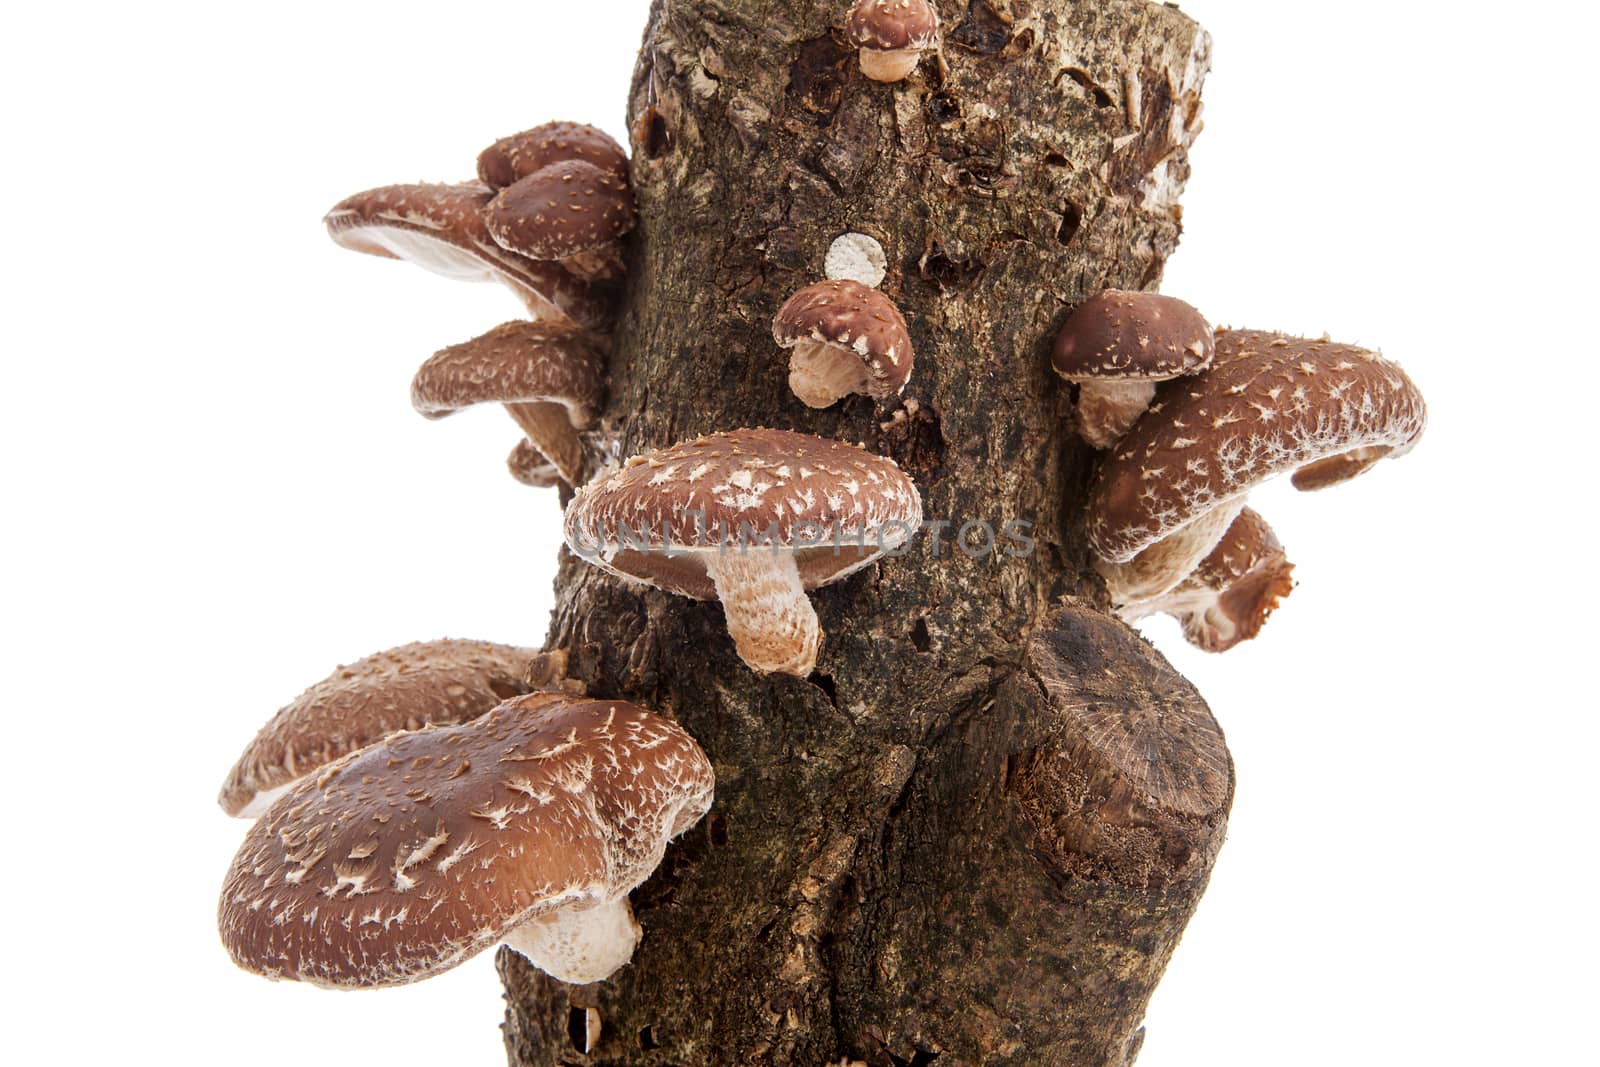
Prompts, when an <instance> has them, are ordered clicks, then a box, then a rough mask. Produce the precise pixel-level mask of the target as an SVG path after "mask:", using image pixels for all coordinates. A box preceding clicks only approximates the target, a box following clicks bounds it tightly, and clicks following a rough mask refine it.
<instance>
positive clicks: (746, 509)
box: [566, 430, 922, 678]
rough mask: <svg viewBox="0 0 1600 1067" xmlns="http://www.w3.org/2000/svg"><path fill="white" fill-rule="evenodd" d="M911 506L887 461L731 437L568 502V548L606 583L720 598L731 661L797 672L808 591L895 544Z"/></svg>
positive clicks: (780, 434)
mask: <svg viewBox="0 0 1600 1067" xmlns="http://www.w3.org/2000/svg"><path fill="white" fill-rule="evenodd" d="M921 525H922V500H921V498H920V497H919V496H918V495H917V488H916V486H915V485H913V484H912V482H911V479H910V478H908V477H906V475H905V474H904V473H903V472H901V470H900V468H899V467H897V466H896V465H895V464H894V462H893V461H892V460H889V459H884V458H883V457H881V456H874V455H872V454H870V453H868V452H866V451H864V450H862V449H860V448H855V447H852V446H850V445H846V444H842V443H840V442H838V441H828V440H823V439H821V438H817V437H811V436H808V435H806V434H798V433H790V432H788V431H784V430H733V431H731V432H727V433H716V434H711V435H709V436H706V437H701V438H697V439H695V440H692V441H684V442H680V443H678V444H676V445H673V446H671V447H670V448H664V449H661V450H660V451H657V452H653V453H650V454H648V455H644V456H635V457H634V458H632V459H630V460H628V462H627V463H626V464H625V465H623V466H622V467H619V468H616V469H614V470H612V471H609V472H607V473H605V474H601V475H599V476H597V477H596V478H595V479H594V480H593V481H591V482H590V483H589V484H588V485H586V486H584V487H583V488H582V489H580V490H579V491H578V493H577V495H576V496H575V497H574V498H573V500H572V503H571V504H570V505H569V506H568V507H567V514H566V538H567V544H568V546H569V547H571V548H572V550H573V551H574V552H575V553H577V554H578V555H579V556H580V557H582V558H583V559H584V560H586V561H587V562H589V563H592V564H594V565H595V566H598V567H601V568H603V569H605V570H607V571H609V572H611V573H612V574H615V575H617V576H618V577H621V578H625V579H628V580H631V581H634V582H640V583H643V584H645V585H650V586H654V587H656V588H658V589H665V590H667V591H668V592H672V593H677V594H678V595H680V596H687V597H693V598H694V599H697V600H720V601H721V602H722V608H723V611H724V613H725V614H726V616H727V622H728V633H729V634H730V636H732V638H733V642H734V647H735V649H736V650H737V651H738V654H739V658H740V659H741V660H743V661H744V662H745V663H746V664H747V665H748V666H749V667H750V668H751V669H752V670H754V671H757V672H759V673H761V674H771V673H782V674H791V675H794V676H796V677H801V678H803V677H805V676H807V675H809V674H810V673H811V671H812V669H813V668H814V667H815V666H816V661H817V651H818V646H819V644H820V642H821V638H822V632H821V627H820V625H819V624H818V622H817V614H816V611H815V609H813V608H812V606H811V601H810V600H809V599H808V598H807V596H806V592H807V591H808V590H811V589H815V588H817V587H818V586H822V585H826V584H828V583H829V582H835V581H838V580H839V579H841V578H843V577H845V576H846V575H848V574H851V573H853V572H855V571H857V570H860V569H861V568H862V567H865V566H866V565H867V564H869V563H871V562H872V561H873V560H875V559H877V558H878V557H879V556H881V555H883V553H884V552H886V551H890V550H892V549H895V548H898V547H899V546H901V545H903V544H905V543H906V542H907V541H908V540H909V539H910V538H911V536H912V534H914V533H915V532H916V530H917V528H918V527H919V526H921Z"/></svg>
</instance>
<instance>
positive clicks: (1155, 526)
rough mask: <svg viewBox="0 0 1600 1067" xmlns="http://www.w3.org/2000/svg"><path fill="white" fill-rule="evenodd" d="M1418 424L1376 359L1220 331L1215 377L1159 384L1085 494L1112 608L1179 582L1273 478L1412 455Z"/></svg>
mask: <svg viewBox="0 0 1600 1067" xmlns="http://www.w3.org/2000/svg"><path fill="white" fill-rule="evenodd" d="M1426 424H1427V408H1426V405H1425V404H1424V403H1423V400H1422V394H1421V392H1419V391H1418V389H1417V387H1416V386H1415V385H1414V384H1413V383H1412V381H1411V379H1409V378H1407V377H1406V374H1405V372H1404V371H1402V370H1401V369H1400V368H1399V366H1398V365H1396V364H1394V363H1392V362H1390V361H1389V360H1387V359H1384V358H1383V357H1382V356H1380V355H1378V354H1377V353H1375V352H1369V351H1367V350H1366V349H1363V348H1357V347H1355V346H1354V345H1343V344H1337V343H1335V342H1332V341H1325V340H1324V341H1311V340H1306V339H1304V338H1298V337H1286V336H1283V335H1282V334H1274V333H1264V332H1261V331H1258V330H1218V331H1217V334H1216V359H1215V360H1214V362H1213V363H1212V366H1211V369H1210V370H1208V371H1207V372H1206V373H1204V374H1201V375H1199V376H1197V377H1194V378H1184V379H1179V380H1176V381H1172V382H1168V383H1167V384H1165V385H1163V386H1161V388H1160V390H1159V391H1158V392H1157V395H1156V400H1155V403H1153V404H1152V405H1151V406H1150V409H1149V410H1148V411H1146V412H1145V413H1144V414H1143V415H1141V416H1140V417H1139V421H1138V422H1136V423H1135V424H1134V426H1133V428H1132V429H1131V430H1129V431H1128V433H1127V434H1126V435H1125V436H1124V437H1123V438H1122V439H1121V440H1120V441H1119V442H1118V443H1117V447H1116V448H1115V449H1113V450H1112V451H1110V452H1108V453H1107V454H1106V456H1105V458H1104V459H1103V460H1102V461H1101V463H1100V468H1099V470H1098V472H1097V473H1096V475H1095V480H1094V482H1093V483H1092V485H1091V486H1090V489H1089V510H1088V527H1087V532H1088V537H1089V545H1090V547H1091V548H1093V549H1094V551H1095V554H1096V555H1097V556H1098V557H1099V562H1098V567H1099V570H1100V573H1101V574H1102V575H1104V576H1105V579H1106V585H1107V587H1108V589H1109V590H1110V592H1111V599H1112V601H1113V602H1114V603H1116V604H1117V605H1119V606H1122V605H1127V604H1132V603H1136V602H1138V601H1141V600H1148V599H1150V598H1153V597H1157V596H1160V595H1161V594H1163V593H1166V592H1167V591H1169V590H1170V589H1172V588H1173V587H1174V586H1175V585H1177V584H1178V583H1179V582H1181V581H1183V580H1184V579H1185V578H1186V577H1188V575H1189V573H1190V572H1191V571H1192V570H1194V568H1195V567H1196V566H1197V565H1198V564H1199V563H1200V561H1201V560H1203V559H1204V558H1205V557H1206V556H1207V555H1208V554H1209V553H1210V552H1211V550H1212V549H1213V548H1214V547H1216V545H1217V543H1218V541H1220V540H1221V538H1222V536H1223V534H1224V533H1225V532H1226V531H1227V529H1228V526H1229V525H1230V524H1231V523H1232V522H1233V521H1234V518H1235V517H1236V516H1237V515H1238V514H1239V512H1240V510H1241V509H1242V508H1243V506H1244V498H1245V495H1246V494H1247V493H1249V492H1250V490H1251V489H1253V488H1254V487H1255V486H1257V485H1259V484H1261V483H1262V482H1265V481H1266V480H1268V479H1269V478H1271V477H1273V476H1275V475H1277V474H1281V473H1287V472H1289V471H1297V470H1298V471H1306V470H1309V471H1310V472H1311V475H1312V481H1313V486H1312V487H1314V488H1321V487H1323V486H1326V485H1331V484H1335V483H1336V482H1338V481H1344V480H1347V479H1348V478H1350V477H1353V476H1354V475H1355V474H1359V473H1361V472H1362V471H1365V470H1367V469H1369V468H1370V467H1371V466H1372V464H1373V463H1375V462H1376V461H1377V459H1379V458H1381V457H1383V456H1391V457H1398V456H1402V455H1404V454H1405V453H1406V452H1408V451H1410V450H1411V448H1412V447H1413V446H1414V445H1415V444H1416V443H1417V439H1418V438H1420V437H1421V436H1422V431H1423V428H1424V426H1425V425H1426Z"/></svg>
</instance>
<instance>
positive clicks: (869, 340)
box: [772, 278, 916, 408]
mask: <svg viewBox="0 0 1600 1067" xmlns="http://www.w3.org/2000/svg"><path fill="white" fill-rule="evenodd" d="M772 339H773V340H774V341H776V342H777V343H778V345H779V347H781V348H787V349H790V350H791V351H790V356H789V389H790V390H791V391H792V392H793V393H794V395H795V396H797V397H799V398H800V401H801V402H802V403H804V404H805V405H806V406H807V407H813V408H825V407H829V406H831V405H833V404H834V403H837V402H838V401H839V400H840V398H842V397H846V396H849V395H850V394H852V393H863V394H865V395H867V396H870V397H872V398H873V399H875V400H882V399H885V398H886V397H890V396H894V395H896V394H898V393H900V392H901V391H902V390H904V389H905V387H906V383H907V382H908V381H910V380H911V370H912V365H913V363H914V362H915V360H916V355H915V353H913V352H912V350H911V334H910V332H909V331H908V330H907V329H906V320H905V319H904V317H902V316H901V314H900V309H899V308H897V307H895V306H894V301H892V300H890V299H889V298H888V297H887V296H885V295H884V294H883V293H881V292H879V291H878V290H876V289H872V288H869V287H867V286H865V285H862V284H861V283H860V282H857V281H851V280H850V279H847V278H839V279H829V280H828V281H821V282H816V283H815V284H813V285H808V286H806V287H805V288H804V289H801V290H800V291H799V292H797V293H795V294H794V295H793V296H791V297H790V298H789V299H788V300H787V301H785V302H784V305H783V307H781V308H779V309H778V314H777V315H776V316H775V317H774V318H773V320H772Z"/></svg>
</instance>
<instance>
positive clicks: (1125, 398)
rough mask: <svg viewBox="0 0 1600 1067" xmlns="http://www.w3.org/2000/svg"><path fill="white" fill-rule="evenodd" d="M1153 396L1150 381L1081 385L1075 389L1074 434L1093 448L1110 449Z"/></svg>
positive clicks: (1154, 393)
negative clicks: (1075, 422) (1076, 426)
mask: <svg viewBox="0 0 1600 1067" xmlns="http://www.w3.org/2000/svg"><path fill="white" fill-rule="evenodd" d="M1155 396H1156V383H1155V382H1154V381H1112V380H1107V381H1095V380H1089V381H1084V382H1082V383H1081V384H1080V385H1079V386H1078V433H1079V434H1081V435H1082V436H1083V439H1084V440H1085V441H1087V442H1089V444H1090V445H1092V446H1094V447H1095V448H1099V449H1106V448H1110V447H1111V446H1112V445H1115V444H1116V443H1117V441H1118V440H1120V439H1121V437H1122V435H1123V434H1125V433H1127V432H1128V430H1129V429H1130V428H1132V426H1133V424H1134V423H1135V422H1137V421H1139V416H1140V415H1143V414H1144V412H1145V409H1146V408H1148V407H1149V406H1150V401H1152V400H1154V399H1155Z"/></svg>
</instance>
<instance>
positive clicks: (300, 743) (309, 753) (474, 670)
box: [217, 640, 540, 818]
mask: <svg viewBox="0 0 1600 1067" xmlns="http://www.w3.org/2000/svg"><path fill="white" fill-rule="evenodd" d="M539 655H540V653H539V652H537V651H536V650H534V649H531V648H517V647H515V646H512V645H496V644H490V643H489V642H488V641H459V640H443V641H423V642H417V643H414V644H409V645H401V646H400V647H399V648H391V649H389V650H388V651H387V652H379V653H376V654H374V655H371V656H368V657H367V658H365V659H362V660H358V661H356V662H355V663H352V664H350V665H349V666H346V667H340V668H339V669H338V670H336V671H334V672H333V673H332V674H330V675H329V676H328V677H326V678H324V679H323V680H322V681H320V682H318V683H317V684H316V685H314V686H312V687H311V688H310V689H307V690H306V691H305V692H304V693H301V694H300V695H299V696H298V697H296V698H295V699H294V700H293V701H292V702H290V703H289V704H287V705H285V706H284V707H283V708H282V709H280V710H279V712H278V713H277V714H276V715H274V716H273V717H272V720H271V721H270V722H268V723H267V724H266V725H265V726H263V727H262V728H261V732H260V733H258V734H257V735H256V738H255V740H253V741H251V742H250V744H249V746H248V747H246V748H245V750H244V753H243V755H241V756H240V757H239V761H238V762H237V763H235V764H234V766H233V770H231V771H230V772H228V778H227V781H225V782H224V783H223V786H222V791H221V793H220V794H219V795H218V797H217V803H218V804H220V805H222V810H223V811H226V812H227V813H228V814H229V815H238V816H242V817H244V818H254V817H255V816H257V815H259V814H261V812H262V811H264V810H266V807H267V805H268V804H270V803H271V801H272V799H273V798H274V796H275V795H276V794H277V792H279V791H281V790H282V789H283V788H284V787H285V786H287V785H288V784H289V783H291V782H293V781H295V780H297V779H299V778H302V777H304V776H305V775H308V774H311V773H313V772H315V771H317V770H319V769H321V768H322V767H324V766H325V765H327V764H329V763H332V762H333V761H334V760H336V759H339V758H340V757H342V756H345V755H347V754H348V753H351V752H354V751H355V750H356V749H359V748H365V747H366V746H367V745H370V744H373V743H374V742H376V741H380V740H382V739H383V738H384V737H387V736H388V735H389V734H392V733H394V732H395V731H397V730H418V729H421V728H422V727H424V726H433V725H440V724H449V723H459V722H466V721H467V720H469V719H475V718H477V717H478V716H480V715H482V714H484V713H485V712H487V711H489V709H491V708H493V707H494V706H495V705H496V704H498V703H500V702H501V701H502V700H505V699H507V698H508V697H512V696H515V695H517V694H519V693H525V692H527V691H528V688H529V687H528V685H527V684H526V683H525V682H524V681H523V678H524V676H525V675H526V674H527V671H528V666H529V664H530V663H531V662H532V661H533V660H534V659H536V658H537V657H539Z"/></svg>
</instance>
